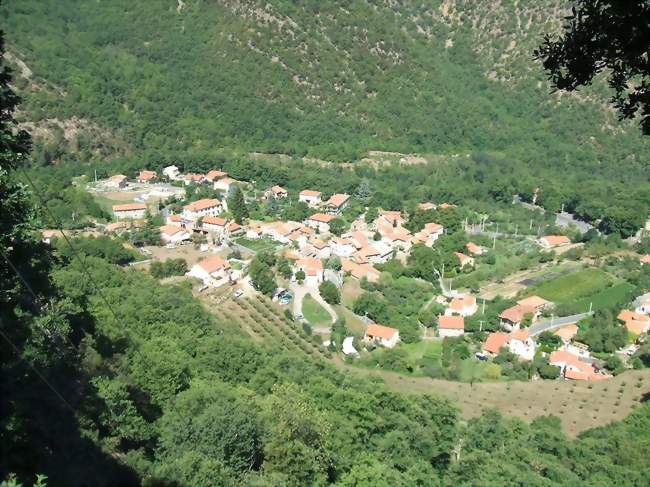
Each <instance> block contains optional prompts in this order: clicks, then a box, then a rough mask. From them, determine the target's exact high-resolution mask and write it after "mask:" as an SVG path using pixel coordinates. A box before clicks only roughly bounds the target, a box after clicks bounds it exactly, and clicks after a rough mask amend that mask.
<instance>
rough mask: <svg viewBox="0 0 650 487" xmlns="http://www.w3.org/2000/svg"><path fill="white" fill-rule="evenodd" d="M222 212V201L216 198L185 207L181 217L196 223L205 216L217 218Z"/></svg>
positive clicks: (198, 201)
mask: <svg viewBox="0 0 650 487" xmlns="http://www.w3.org/2000/svg"><path fill="white" fill-rule="evenodd" d="M221 210H222V206H221V201H219V200H218V199H216V198H205V199H202V200H197V201H194V202H192V203H190V204H189V205H185V206H184V207H183V212H182V213H181V215H182V216H183V218H185V219H186V220H191V221H196V220H198V219H199V218H201V217H204V216H217V215H218V214H219V213H221Z"/></svg>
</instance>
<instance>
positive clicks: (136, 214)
mask: <svg viewBox="0 0 650 487" xmlns="http://www.w3.org/2000/svg"><path fill="white" fill-rule="evenodd" d="M146 213H147V205H145V204H144V203H125V204H121V205H113V215H114V216H115V218H117V219H118V220H120V219H130V220H133V219H136V218H144V216H145V214H146Z"/></svg>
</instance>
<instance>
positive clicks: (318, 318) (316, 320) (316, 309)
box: [302, 294, 332, 325]
mask: <svg viewBox="0 0 650 487" xmlns="http://www.w3.org/2000/svg"><path fill="white" fill-rule="evenodd" d="M302 314H303V316H304V317H305V319H306V320H307V321H308V322H309V323H310V324H312V325H328V324H330V323H331V321H332V320H331V318H330V314H329V313H328V312H327V310H326V309H325V308H323V307H322V306H321V305H320V304H318V303H317V302H316V300H315V299H314V298H312V297H311V294H308V295H306V296H305V298H304V299H303V300H302Z"/></svg>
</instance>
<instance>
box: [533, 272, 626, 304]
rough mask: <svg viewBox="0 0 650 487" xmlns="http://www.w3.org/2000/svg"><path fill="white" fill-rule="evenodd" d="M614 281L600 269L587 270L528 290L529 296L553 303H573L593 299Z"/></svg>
mask: <svg viewBox="0 0 650 487" xmlns="http://www.w3.org/2000/svg"><path fill="white" fill-rule="evenodd" d="M616 281H617V279H616V278H615V277H613V276H611V275H610V274H607V273H606V272H604V271H602V270H600V269H596V268H588V269H583V270H580V271H578V272H574V273H572V274H568V275H566V276H562V277H559V278H557V279H552V280H550V281H545V282H542V283H540V284H537V285H535V286H531V287H530V288H528V289H529V290H530V291H531V292H530V294H538V295H539V296H541V297H543V298H544V299H548V300H549V301H553V302H555V303H574V302H576V301H578V300H580V299H590V298H592V299H593V297H594V296H597V295H598V294H599V293H601V292H603V291H604V290H606V289H607V288H608V287H609V286H611V285H612V284H614V283H616Z"/></svg>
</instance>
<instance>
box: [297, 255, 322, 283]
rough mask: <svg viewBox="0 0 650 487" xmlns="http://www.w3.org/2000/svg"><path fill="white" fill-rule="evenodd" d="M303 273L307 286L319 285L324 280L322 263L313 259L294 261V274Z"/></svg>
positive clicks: (306, 258)
mask: <svg viewBox="0 0 650 487" xmlns="http://www.w3.org/2000/svg"><path fill="white" fill-rule="evenodd" d="M297 271H303V272H304V273H305V282H306V283H308V284H320V283H321V282H323V280H324V279H325V271H324V269H323V262H322V261H321V260H320V259H315V258H313V257H305V258H302V259H299V260H297V261H296V272H297Z"/></svg>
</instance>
